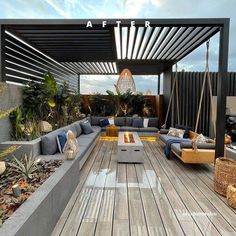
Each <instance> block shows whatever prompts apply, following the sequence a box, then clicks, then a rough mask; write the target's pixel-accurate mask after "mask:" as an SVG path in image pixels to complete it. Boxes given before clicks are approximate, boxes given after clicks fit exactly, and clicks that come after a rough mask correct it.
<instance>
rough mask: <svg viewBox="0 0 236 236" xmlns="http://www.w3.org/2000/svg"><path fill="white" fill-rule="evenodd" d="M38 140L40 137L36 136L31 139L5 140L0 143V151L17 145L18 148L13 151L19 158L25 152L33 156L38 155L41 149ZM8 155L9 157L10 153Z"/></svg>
mask: <svg viewBox="0 0 236 236" xmlns="http://www.w3.org/2000/svg"><path fill="white" fill-rule="evenodd" d="M40 140H41V139H40V138H37V139H34V140H32V141H6V142H3V143H1V144H0V151H1V150H4V149H6V148H9V147H11V146H13V145H15V146H19V149H17V150H16V151H15V152H14V156H16V158H21V157H22V156H24V155H25V154H27V155H29V154H32V155H33V157H36V156H38V155H40V151H41V147H40ZM9 157H11V155H9Z"/></svg>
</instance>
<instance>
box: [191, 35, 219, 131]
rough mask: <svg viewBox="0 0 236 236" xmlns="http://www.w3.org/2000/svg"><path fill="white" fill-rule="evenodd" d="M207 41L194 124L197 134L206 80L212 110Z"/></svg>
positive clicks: (214, 128)
mask: <svg viewBox="0 0 236 236" xmlns="http://www.w3.org/2000/svg"><path fill="white" fill-rule="evenodd" d="M209 42H210V41H209V40H208V41H207V42H206V66H205V72H204V77H203V84H202V89H201V96H200V101H199V107H198V112H197V119H196V124H195V130H194V131H195V133H197V130H198V125H199V120H200V113H201V108H202V100H203V95H204V89H205V84H206V80H207V82H208V87H209V92H210V103H211V110H213V95H212V85H211V77H210V71H209ZM215 130H216V127H215V123H214V124H213V131H214V134H215Z"/></svg>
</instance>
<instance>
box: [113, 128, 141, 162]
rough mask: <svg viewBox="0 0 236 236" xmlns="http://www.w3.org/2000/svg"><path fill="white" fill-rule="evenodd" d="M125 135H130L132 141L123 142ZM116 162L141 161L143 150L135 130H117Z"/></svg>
mask: <svg viewBox="0 0 236 236" xmlns="http://www.w3.org/2000/svg"><path fill="white" fill-rule="evenodd" d="M125 135H132V136H133V138H132V141H133V142H130V143H128V142H125ZM117 154H118V162H126V163H142V162H143V156H144V150H143V144H142V142H141V140H140V138H139V136H138V133H137V132H119V137H118V153H117Z"/></svg>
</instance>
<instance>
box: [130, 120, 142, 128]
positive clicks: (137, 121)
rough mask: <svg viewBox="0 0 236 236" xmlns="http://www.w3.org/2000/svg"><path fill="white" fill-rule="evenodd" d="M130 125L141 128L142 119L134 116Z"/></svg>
mask: <svg viewBox="0 0 236 236" xmlns="http://www.w3.org/2000/svg"><path fill="white" fill-rule="evenodd" d="M132 126H133V127H135V128H143V119H142V118H134V119H133V124H132Z"/></svg>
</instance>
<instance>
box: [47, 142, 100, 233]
mask: <svg viewBox="0 0 236 236" xmlns="http://www.w3.org/2000/svg"><path fill="white" fill-rule="evenodd" d="M102 144H103V143H102V142H101V141H98V142H97V144H96V146H95V148H94V149H93V151H92V152H91V154H90V158H88V160H87V162H86V165H85V166H84V168H83V172H81V174H80V176H79V177H80V180H79V184H78V186H77V187H76V189H75V191H74V193H73V194H72V196H71V198H70V201H69V202H68V204H67V205H66V208H65V210H64V211H63V213H62V215H61V217H60V219H59V221H58V222H57V225H56V226H55V228H54V230H53V232H52V234H51V236H58V235H60V234H61V231H62V230H63V227H64V225H65V224H66V221H67V219H68V217H69V215H70V213H71V211H72V209H73V207H74V205H75V203H76V200H77V199H78V196H79V193H80V192H81V189H82V187H83V186H84V183H85V181H86V179H87V178H88V175H89V173H90V170H91V168H92V166H93V164H94V162H95V160H96V158H95V157H96V155H98V153H99V150H100V148H101V146H102Z"/></svg>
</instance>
